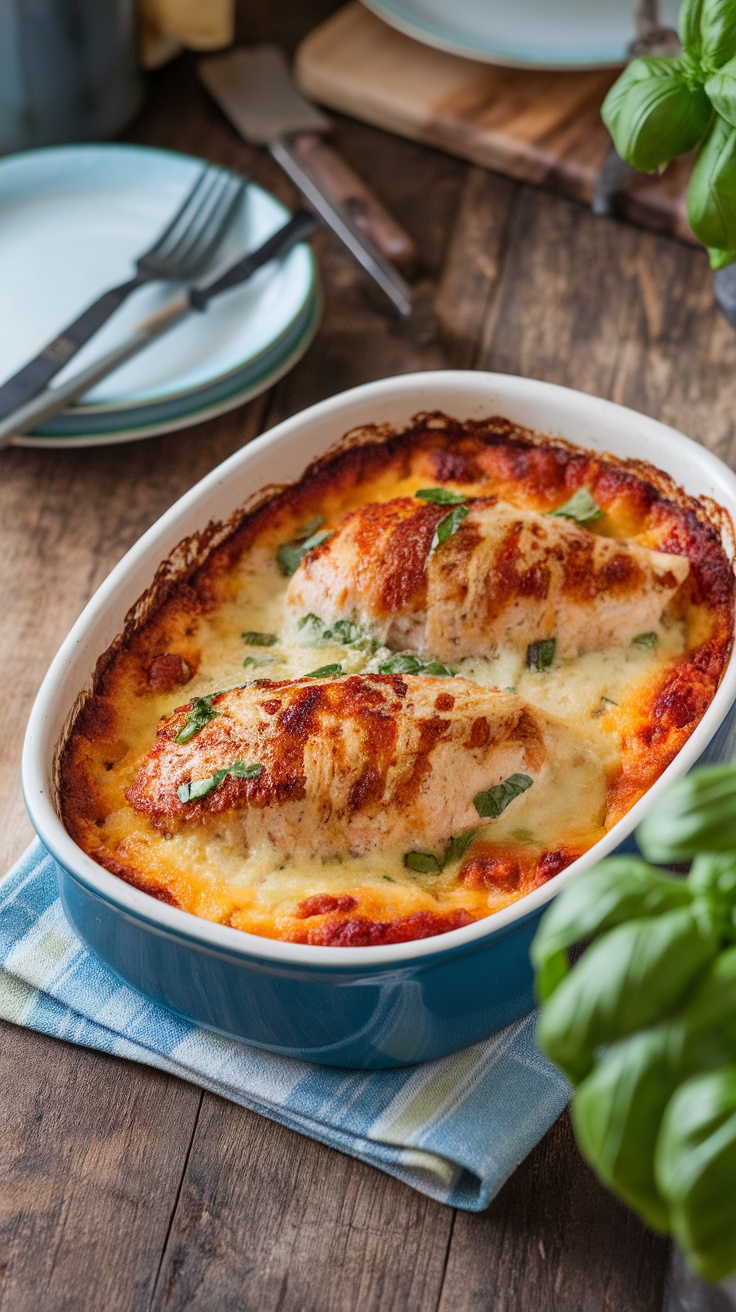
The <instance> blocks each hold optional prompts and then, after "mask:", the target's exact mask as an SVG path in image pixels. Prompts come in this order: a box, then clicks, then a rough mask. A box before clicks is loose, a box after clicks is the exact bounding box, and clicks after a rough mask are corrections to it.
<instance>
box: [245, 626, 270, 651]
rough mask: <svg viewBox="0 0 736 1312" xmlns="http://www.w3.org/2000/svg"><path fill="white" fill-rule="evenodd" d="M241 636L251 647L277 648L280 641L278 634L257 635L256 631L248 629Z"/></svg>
mask: <svg viewBox="0 0 736 1312" xmlns="http://www.w3.org/2000/svg"><path fill="white" fill-rule="evenodd" d="M240 636H241V638H242V639H243V642H247V644H248V646H249V647H275V646H276V643H277V642H278V640H279V637H278V634H277V633H257V632H256V631H255V630H254V629H247V630H246V632H245V633H241V635H240Z"/></svg>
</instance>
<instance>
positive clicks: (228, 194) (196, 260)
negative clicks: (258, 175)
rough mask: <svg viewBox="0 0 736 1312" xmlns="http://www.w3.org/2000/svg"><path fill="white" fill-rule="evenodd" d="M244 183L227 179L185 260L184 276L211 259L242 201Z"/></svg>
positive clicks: (187, 275)
mask: <svg viewBox="0 0 736 1312" xmlns="http://www.w3.org/2000/svg"><path fill="white" fill-rule="evenodd" d="M244 185H245V183H244V181H243V180H242V179H236V178H228V179H227V183H226V186H225V187H224V188H223V190H222V192H221V193H220V195H219V196H218V197H217V200H216V202H215V203H214V204H213V206H212V209H211V212H210V215H209V218H208V221H207V223H206V224H205V225H203V226H202V228H201V229H200V231H199V233H198V234H197V237H196V239H195V240H194V241H193V242H192V245H191V248H190V250H189V251H188V254H187V256H186V258H185V261H184V263H185V274H184V275H182V276H186V277H191V276H192V275H193V274H194V273H195V272H196V271H197V270H198V269H200V268H202V267H203V266H204V265H205V264H206V263H207V261H208V260H209V259H210V256H211V255H212V254H213V252H214V250H215V247H216V246H217V245H218V243H219V241H220V239H221V237H222V235H223V233H224V231H225V229H226V227H227V225H228V224H229V222H230V220H231V218H232V216H233V213H234V211H235V208H236V206H237V205H238V204H239V202H240V198H241V196H242V194H243V187H244Z"/></svg>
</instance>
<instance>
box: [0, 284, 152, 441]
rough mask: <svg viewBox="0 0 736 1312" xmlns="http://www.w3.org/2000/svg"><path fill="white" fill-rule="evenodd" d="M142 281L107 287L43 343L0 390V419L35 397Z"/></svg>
mask: <svg viewBox="0 0 736 1312" xmlns="http://www.w3.org/2000/svg"><path fill="white" fill-rule="evenodd" d="M141 281H142V279H140V278H138V277H135V278H130V279H129V280H128V281H127V282H123V283H121V284H120V286H119V287H111V288H110V290H109V291H106V292H103V294H102V296H98V298H97V300H96V301H93V302H92V304H91V305H88V306H87V308H86V310H83V311H82V313H81V314H80V315H78V317H77V318H76V319H74V320H72V322H71V323H69V324H67V326H66V328H64V329H63V330H62V331H61V332H60V333H59V334H58V335H57V336H56V337H54V339H53V341H51V342H47V344H46V346H44V348H43V350H42V351H39V353H38V355H37V356H35V358H34V359H33V360H29V362H28V364H25V365H23V368H22V369H19V370H18V372H17V373H15V374H13V376H12V378H8V380H7V382H5V383H3V385H2V387H0V420H3V419H5V418H6V417H7V416H8V415H10V414H12V413H13V412H14V411H15V410H17V409H18V408H19V407H20V406H22V405H25V403H26V402H27V401H30V400H31V397H34V396H36V394H37V393H38V392H40V391H41V390H42V389H43V388H45V387H47V386H48V384H49V383H50V382H51V379H52V378H55V377H56V375H57V374H58V373H59V371H60V370H61V369H63V368H64V365H65V364H66V363H67V362H68V361H69V360H71V359H72V358H73V357H74V356H75V355H76V354H77V351H79V350H80V349H81V347H83V346H84V345H85V343H86V342H88V341H89V340H90V338H91V337H94V335H95V333H96V332H97V329H98V328H101V327H102V325H103V323H107V320H108V319H109V318H110V316H111V315H113V314H114V313H115V311H116V310H117V309H118V307H119V306H120V305H122V303H123V301H124V300H125V299H126V297H127V296H129V295H130V293H131V292H132V291H134V289H135V288H136V287H138V286H139V285H140V282H141Z"/></svg>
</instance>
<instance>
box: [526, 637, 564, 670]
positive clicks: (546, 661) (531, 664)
mask: <svg viewBox="0 0 736 1312" xmlns="http://www.w3.org/2000/svg"><path fill="white" fill-rule="evenodd" d="M556 647H557V639H556V638H540V639H539V641H538V642H530V643H529V646H528V647H527V649H526V663H527V666H528V668H529V669H530V670H532V671H533V672H534V673H535V674H543V673H544V671H545V670H548V669H550V667H551V665H552V662H553V661H554V659H555V649H556Z"/></svg>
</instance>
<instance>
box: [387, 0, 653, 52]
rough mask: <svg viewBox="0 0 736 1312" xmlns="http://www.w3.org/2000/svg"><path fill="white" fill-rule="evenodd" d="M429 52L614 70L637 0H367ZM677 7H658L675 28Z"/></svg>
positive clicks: (631, 33) (626, 43) (630, 30)
mask: <svg viewBox="0 0 736 1312" xmlns="http://www.w3.org/2000/svg"><path fill="white" fill-rule="evenodd" d="M363 3H364V4H365V5H366V7H367V8H368V9H371V10H372V11H373V13H374V14H377V15H378V17H379V18H382V19H383V20H384V22H386V23H390V24H391V26H392V27H396V28H398V30H399V31H400V32H404V33H405V34H406V35H407V36H412V37H414V38H415V40H417V41H421V42H423V43H424V44H425V45H430V46H436V47H438V49H440V50H447V51H449V52H451V53H452V54H454V55H463V56H464V57H465V58H466V59H477V60H481V61H483V62H484V63H489V64H508V65H510V66H511V67H518V68H551V69H586V68H587V69H590V68H610V67H615V66H616V65H618V64H624V63H625V62H626V61H627V59H628V58H629V55H628V46H629V42H630V41H631V40H632V39H633V37H634V19H633V11H634V4H633V0H453V3H452V4H448V3H447V0H363ZM678 8H679V0H660V5H659V19H660V22H661V23H662V24H663V25H665V26H671V27H674V26H675V21H676V19H677V11H678Z"/></svg>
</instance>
